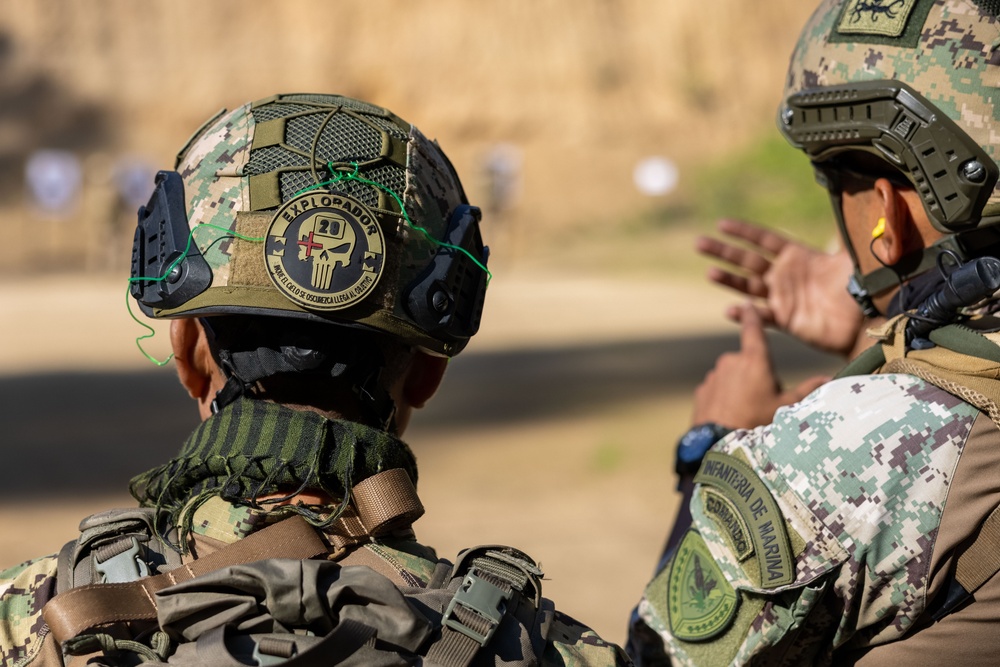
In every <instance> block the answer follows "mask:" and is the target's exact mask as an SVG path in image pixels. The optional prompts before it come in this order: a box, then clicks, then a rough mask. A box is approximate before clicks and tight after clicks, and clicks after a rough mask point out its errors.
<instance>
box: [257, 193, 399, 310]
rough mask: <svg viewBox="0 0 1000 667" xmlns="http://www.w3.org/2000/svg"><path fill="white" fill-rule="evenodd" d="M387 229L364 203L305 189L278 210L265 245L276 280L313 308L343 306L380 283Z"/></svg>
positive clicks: (292, 297)
mask: <svg viewBox="0 0 1000 667" xmlns="http://www.w3.org/2000/svg"><path fill="white" fill-rule="evenodd" d="M384 245H385V244H384V242H383V238H382V229H381V227H380V226H379V224H378V221H377V219H376V218H375V215H374V214H373V213H372V212H371V211H370V210H369V209H368V208H367V207H366V206H365V205H364V204H362V203H360V202H358V201H356V200H354V199H351V198H350V197H346V196H344V195H339V194H332V193H328V192H314V193H306V194H304V195H301V196H299V197H296V198H294V199H290V200H289V201H287V202H285V204H284V205H283V206H281V208H279V209H278V211H277V212H276V213H275V214H274V218H273V219H272V220H271V225H270V227H269V228H268V231H267V240H266V241H265V243H264V261H265V263H266V265H267V271H268V274H269V275H270V277H271V281H272V282H273V283H274V285H275V287H277V288H278V289H279V290H280V291H281V292H282V293H283V294H284V295H285V296H286V297H288V298H289V299H290V300H291V301H293V302H295V303H297V304H299V305H301V306H303V307H305V308H308V309H310V310H340V309H342V308H347V307H348V306H350V305H352V304H355V303H357V302H359V301H361V300H362V299H364V298H365V297H366V296H368V294H370V293H371V291H372V290H373V289H374V288H375V285H377V284H378V280H379V278H380V277H381V275H382V266H383V260H384Z"/></svg>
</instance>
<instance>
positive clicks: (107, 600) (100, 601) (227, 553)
mask: <svg viewBox="0 0 1000 667" xmlns="http://www.w3.org/2000/svg"><path fill="white" fill-rule="evenodd" d="M326 552H327V547H326V545H325V544H324V542H323V540H322V539H320V537H319V535H317V533H316V530H315V529H314V528H313V527H312V526H310V525H309V523H308V522H306V520H305V519H303V518H302V517H300V516H292V517H289V518H288V519H285V520H283V521H279V522H278V523H276V524H273V525H270V526H267V527H266V528H262V529H261V530H259V531H257V532H255V533H251V534H250V535H248V536H247V537H245V538H243V539H242V540H239V541H238V542H234V543H233V544H230V545H227V546H225V547H223V548H222V549H220V550H218V551H216V552H214V553H211V554H209V555H207V556H205V557H204V558H199V559H198V560H196V561H193V562H191V563H188V564H186V565H181V566H180V567H178V568H177V569H174V570H171V571H170V572H165V573H163V574H158V575H156V576H152V577H145V578H143V579H139V580H137V581H132V582H129V583H124V584H91V585H89V586H81V587H80V588H73V589H70V590H68V591H66V592H65V593H61V594H59V595H57V596H56V597H54V598H52V600H50V601H49V602H48V604H46V605H45V607H44V609H42V617H43V618H44V619H45V622H46V623H47V624H48V626H49V629H50V630H51V631H52V634H53V635H54V636H55V638H56V639H57V640H58V641H59V643H60V644H62V643H63V642H64V641H66V640H67V639H70V638H72V637H75V636H77V635H79V634H80V633H82V632H85V631H87V630H90V629H92V628H95V627H97V626H101V625H106V624H110V623H117V622H122V621H139V620H152V619H155V618H156V603H155V601H154V598H153V595H154V594H155V593H156V591H158V590H161V589H163V588H166V587H168V586H172V585H173V584H176V583H180V582H182V581H187V580H189V579H193V578H195V577H197V576H199V575H202V574H205V573H207V572H212V571H215V570H219V569H221V568H224V567H229V566H232V565H242V564H244V563H253V562H256V561H259V560H265V559H268V558H298V559H305V558H312V557H314V556H318V555H320V554H324V553H326Z"/></svg>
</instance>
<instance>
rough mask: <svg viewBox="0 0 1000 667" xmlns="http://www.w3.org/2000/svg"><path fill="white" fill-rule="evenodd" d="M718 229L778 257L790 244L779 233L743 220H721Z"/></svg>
mask: <svg viewBox="0 0 1000 667" xmlns="http://www.w3.org/2000/svg"><path fill="white" fill-rule="evenodd" d="M716 227H717V228H718V230H719V231H720V232H722V233H723V234H725V235H726V236H731V237H733V238H737V239H740V240H743V241H746V242H747V243H749V244H750V245H753V246H756V247H758V248H760V249H761V250H765V251H767V252H768V253H770V254H772V255H777V254H778V253H779V252H781V249H782V248H784V247H785V246H786V245H788V243H789V242H790V241H789V240H788V239H787V238H785V237H784V236H782V235H781V234H778V233H777V232H772V231H771V230H770V229H767V228H765V227H761V226H760V225H754V224H751V223H749V222H745V221H743V220H733V219H723V220H719V222H718V223H717V225H716Z"/></svg>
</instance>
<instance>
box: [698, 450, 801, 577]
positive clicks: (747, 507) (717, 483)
mask: <svg viewBox="0 0 1000 667" xmlns="http://www.w3.org/2000/svg"><path fill="white" fill-rule="evenodd" d="M694 481H695V483H697V484H701V485H702V486H703V487H705V491H707V492H709V493H714V492H717V493H718V494H720V495H721V496H722V497H723V498H724V499H725V500H727V501H729V503H728V505H726V506H725V507H724V508H723V507H720V508H719V509H718V511H716V512H714V513H713V512H711V511H709V516H711V517H712V519H713V520H714V521H715V522H716V523H718V524H720V526H721V527H722V530H723V533H724V534H727V535H728V536H729V539H731V540H732V541H733V542H734V543H735V544H734V548H735V550H736V553H737V558H738V559H739V560H744V559H745V558H746V557H747V556H749V555H750V554H751V553H753V554H756V557H757V565H758V567H759V569H760V586H761V588H765V589H772V588H778V587H780V586H786V585H788V584H790V583H792V582H793V581H795V559H794V557H793V554H792V547H791V542H790V540H789V539H788V530H787V528H786V527H785V518H784V515H782V513H781V509H780V508H779V507H778V503H777V502H776V501H775V500H774V497H773V496H772V495H771V492H770V490H769V489H768V488H767V486H766V485H765V484H764V482H763V481H761V479H760V477H758V476H757V474H756V473H754V471H753V469H752V468H751V467H750V466H748V465H747V464H746V463H744V462H743V461H741V460H740V459H738V458H736V457H733V456H729V455H728V454H723V453H721V452H712V451H710V452H708V454H706V455H705V460H704V462H703V463H702V464H701V468H700V469H699V470H698V474H697V475H696V476H695V478H694ZM709 498H711V495H709ZM724 512H729V513H734V514H733V516H731V517H730V516H727V517H725V519H723V515H722V513H724ZM730 519H731V520H730ZM747 533H749V538H750V542H749V543H748V544H744V545H743V546H742V547H741V546H738V544H739V538H740V536H741V535H742V536H743V537H744V539H745V536H746V534H747Z"/></svg>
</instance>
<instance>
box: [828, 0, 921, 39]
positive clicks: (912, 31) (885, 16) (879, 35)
mask: <svg viewBox="0 0 1000 667" xmlns="http://www.w3.org/2000/svg"><path fill="white" fill-rule="evenodd" d="M933 4H934V3H933V2H918V0H848V1H847V3H846V4H845V5H844V9H843V11H842V12H841V14H840V20H839V21H838V22H837V23H836V25H835V26H834V29H833V34H832V35H831V39H830V41H831V42H838V41H852V42H862V43H879V44H896V45H898V46H907V47H913V46H916V45H917V41H918V39H919V37H920V31H921V28H922V27H923V24H924V21H925V20H926V19H927V14H928V12H929V11H930V8H931V6H932V5H933ZM914 10H916V11H914Z"/></svg>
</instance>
